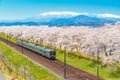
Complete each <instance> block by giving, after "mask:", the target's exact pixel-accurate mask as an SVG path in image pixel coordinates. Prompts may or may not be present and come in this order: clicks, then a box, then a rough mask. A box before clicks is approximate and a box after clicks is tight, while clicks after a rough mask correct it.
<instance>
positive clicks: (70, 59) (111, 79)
mask: <svg viewBox="0 0 120 80" xmlns="http://www.w3.org/2000/svg"><path fill="white" fill-rule="evenodd" d="M57 59H59V60H61V61H64V54H63V53H62V52H60V51H57ZM66 60H67V63H68V64H70V65H73V66H75V67H77V68H79V69H82V70H84V71H87V72H90V73H92V74H94V75H97V63H96V62H93V61H90V60H86V59H83V58H78V57H76V56H73V55H72V56H71V55H67V57H66ZM110 69H111V70H110ZM112 69H114V67H110V66H109V67H104V66H102V65H101V64H100V65H99V76H100V77H102V78H104V79H106V80H120V75H119V74H120V70H118V69H115V71H112ZM114 75H115V76H114ZM115 77H116V78H115Z"/></svg>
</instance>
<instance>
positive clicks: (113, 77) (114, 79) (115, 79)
mask: <svg viewBox="0 0 120 80" xmlns="http://www.w3.org/2000/svg"><path fill="white" fill-rule="evenodd" d="M12 39H13V40H12ZM11 40H12V41H14V40H15V39H14V38H11ZM14 42H15V41H14ZM63 53H64V52H62V51H59V50H57V59H58V60H60V61H63V60H64V55H63ZM67 63H68V64H70V65H72V66H75V67H77V68H79V69H82V70H84V71H87V72H90V73H92V74H94V75H97V63H96V62H95V61H91V60H88V59H84V58H79V57H77V56H74V55H69V54H67ZM119 74H120V70H119V69H117V68H116V67H115V66H102V65H101V64H100V65H99V76H100V77H102V78H104V79H106V80H120V75H119Z"/></svg>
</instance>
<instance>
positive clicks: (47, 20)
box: [0, 11, 120, 27]
mask: <svg viewBox="0 0 120 80" xmlns="http://www.w3.org/2000/svg"><path fill="white" fill-rule="evenodd" d="M116 21H120V16H118V15H113V14H88V13H77V12H68V11H67V12H45V13H41V14H40V15H39V16H36V17H32V18H27V19H24V20H15V21H4V22H0V26H11V25H29V26H32V25H34V26H38V25H48V26H92V27H97V26H103V25H104V24H105V23H111V24H114V23H115V22H116Z"/></svg>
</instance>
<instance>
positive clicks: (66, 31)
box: [0, 22, 120, 63]
mask: <svg viewBox="0 0 120 80" xmlns="http://www.w3.org/2000/svg"><path fill="white" fill-rule="evenodd" d="M0 32H1V33H4V34H6V35H9V36H13V37H17V38H19V39H24V40H29V41H34V42H42V43H44V44H47V45H51V46H55V47H56V48H61V49H63V48H64V47H66V48H67V50H70V51H76V52H80V53H84V54H88V55H91V56H97V53H98V51H99V55H100V57H101V58H103V60H104V61H103V62H105V63H106V62H108V61H109V60H113V61H117V62H120V22H117V23H115V24H114V25H111V24H105V26H103V27H97V28H89V27H84V26H78V27H74V26H71V27H66V26H64V27H48V26H37V27H36V26H32V27H30V26H11V27H6V26H3V27H0Z"/></svg>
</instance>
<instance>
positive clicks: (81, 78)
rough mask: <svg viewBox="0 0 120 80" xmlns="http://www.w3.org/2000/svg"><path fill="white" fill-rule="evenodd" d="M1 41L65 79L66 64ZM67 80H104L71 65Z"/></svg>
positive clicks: (67, 72) (4, 40)
mask: <svg viewBox="0 0 120 80" xmlns="http://www.w3.org/2000/svg"><path fill="white" fill-rule="evenodd" d="M0 41H2V42H4V43H6V44H8V45H9V46H11V47H13V48H14V49H16V50H17V51H19V52H20V53H22V54H24V55H25V56H27V57H29V58H30V59H32V60H33V61H35V62H37V63H38V64H40V65H43V66H44V67H46V68H47V69H48V70H51V71H52V72H54V73H55V74H57V75H59V76H61V77H64V63H63V62H61V61H59V60H49V59H47V58H44V57H43V56H40V55H39V54H36V53H35V52H33V51H30V50H28V49H25V48H23V47H21V46H18V45H17V44H16V43H13V42H11V41H8V40H6V39H3V38H1V37H0ZM66 66H67V68H66V78H67V79H66V80H104V79H102V78H100V77H97V76H95V75H92V74H90V73H88V72H85V71H83V70H80V69H77V68H75V67H73V66H71V65H68V64H67V65H66Z"/></svg>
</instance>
